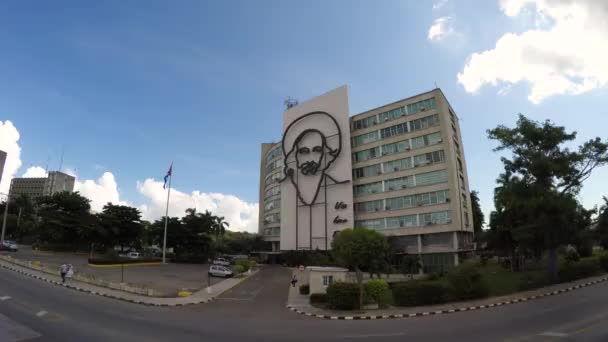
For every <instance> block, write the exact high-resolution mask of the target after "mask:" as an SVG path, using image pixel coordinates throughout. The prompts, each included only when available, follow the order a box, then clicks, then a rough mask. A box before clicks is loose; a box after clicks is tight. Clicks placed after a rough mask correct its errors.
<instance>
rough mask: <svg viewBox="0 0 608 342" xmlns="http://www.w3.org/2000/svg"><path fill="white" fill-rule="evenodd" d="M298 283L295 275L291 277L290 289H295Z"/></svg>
mask: <svg viewBox="0 0 608 342" xmlns="http://www.w3.org/2000/svg"><path fill="white" fill-rule="evenodd" d="M297 282H298V276H297V275H295V274H294V275H293V276H292V277H291V287H296V283H297Z"/></svg>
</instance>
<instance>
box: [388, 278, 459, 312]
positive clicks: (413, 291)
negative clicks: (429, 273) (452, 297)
mask: <svg viewBox="0 0 608 342" xmlns="http://www.w3.org/2000/svg"><path fill="white" fill-rule="evenodd" d="M446 292H447V290H446V288H445V286H443V285H442V284H441V283H440V282H438V281H421V280H413V281H408V282H402V283H396V284H395V285H394V286H393V301H394V302H395V305H398V306H419V305H431V304H441V303H445V301H446Z"/></svg>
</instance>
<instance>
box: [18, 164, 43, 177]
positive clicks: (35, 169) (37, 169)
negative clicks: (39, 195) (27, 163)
mask: <svg viewBox="0 0 608 342" xmlns="http://www.w3.org/2000/svg"><path fill="white" fill-rule="evenodd" d="M21 177H24V178H46V170H45V169H44V168H43V167H41V166H31V167H28V168H27V170H25V173H24V174H23V175H21Z"/></svg>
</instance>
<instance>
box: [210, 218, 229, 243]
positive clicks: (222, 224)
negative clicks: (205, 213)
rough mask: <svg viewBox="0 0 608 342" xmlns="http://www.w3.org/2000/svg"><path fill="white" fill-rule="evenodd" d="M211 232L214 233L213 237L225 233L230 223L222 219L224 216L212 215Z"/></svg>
mask: <svg viewBox="0 0 608 342" xmlns="http://www.w3.org/2000/svg"><path fill="white" fill-rule="evenodd" d="M213 221H214V222H213V226H212V229H213V232H214V233H215V237H216V239H217V238H218V237H220V236H224V233H226V229H228V227H230V224H229V223H228V222H226V221H224V216H220V217H217V216H214V220H213Z"/></svg>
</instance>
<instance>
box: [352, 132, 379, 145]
mask: <svg viewBox="0 0 608 342" xmlns="http://www.w3.org/2000/svg"><path fill="white" fill-rule="evenodd" d="M376 140H378V131H373V132H369V133H365V134H361V135H357V136H356V137H354V138H353V146H359V145H363V144H367V143H370V142H373V141H376Z"/></svg>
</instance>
